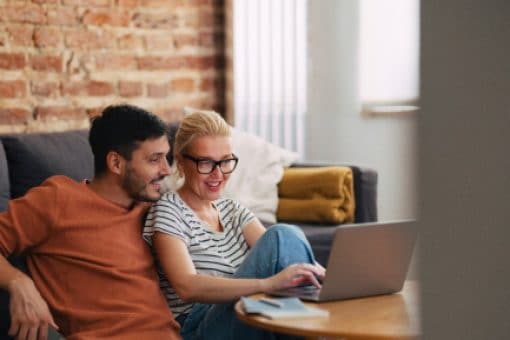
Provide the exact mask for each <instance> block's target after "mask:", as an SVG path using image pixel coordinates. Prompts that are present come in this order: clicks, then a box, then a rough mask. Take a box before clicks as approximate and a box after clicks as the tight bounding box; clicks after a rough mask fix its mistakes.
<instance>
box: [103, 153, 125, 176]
mask: <svg viewBox="0 0 510 340" xmlns="http://www.w3.org/2000/svg"><path fill="white" fill-rule="evenodd" d="M106 166H107V167H108V170H110V172H113V173H114V174H117V175H120V174H121V173H122V172H123V170H124V158H123V157H122V156H121V155H120V154H119V153H117V152H115V151H110V152H108V154H106Z"/></svg>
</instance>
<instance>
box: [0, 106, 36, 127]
mask: <svg viewBox="0 0 510 340" xmlns="http://www.w3.org/2000/svg"><path fill="white" fill-rule="evenodd" d="M31 118H32V113H31V112H30V111H28V110H27V109H22V108H17V107H11V108H9V107H7V108H0V124H2V125H7V124H24V123H26V122H27V121H28V120H30V119H31Z"/></svg>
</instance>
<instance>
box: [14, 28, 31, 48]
mask: <svg viewBox="0 0 510 340" xmlns="http://www.w3.org/2000/svg"><path fill="white" fill-rule="evenodd" d="M7 32H8V33H9V41H10V42H11V45H12V46H33V39H32V36H33V33H34V29H33V28H32V26H28V25H16V26H7Z"/></svg>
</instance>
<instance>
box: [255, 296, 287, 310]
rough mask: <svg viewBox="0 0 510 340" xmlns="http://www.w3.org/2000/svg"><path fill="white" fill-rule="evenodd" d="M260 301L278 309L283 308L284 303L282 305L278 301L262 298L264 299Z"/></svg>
mask: <svg viewBox="0 0 510 340" xmlns="http://www.w3.org/2000/svg"><path fill="white" fill-rule="evenodd" d="M259 301H260V302H263V303H265V304H268V305H270V306H273V307H277V308H282V307H283V303H281V302H280V301H278V300H274V299H270V298H262V299H259Z"/></svg>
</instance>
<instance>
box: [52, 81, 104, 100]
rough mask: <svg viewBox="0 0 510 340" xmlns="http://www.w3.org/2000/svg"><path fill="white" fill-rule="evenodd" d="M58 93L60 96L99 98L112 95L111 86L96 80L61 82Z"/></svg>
mask: <svg viewBox="0 0 510 340" xmlns="http://www.w3.org/2000/svg"><path fill="white" fill-rule="evenodd" d="M60 91H61V92H62V95H71V96H79V95H88V96H96V97H101V96H108V95H111V94H113V85H112V84H111V83H109V82H105V81H96V80H89V81H74V82H65V83H64V82H63V83H61V87H60Z"/></svg>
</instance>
